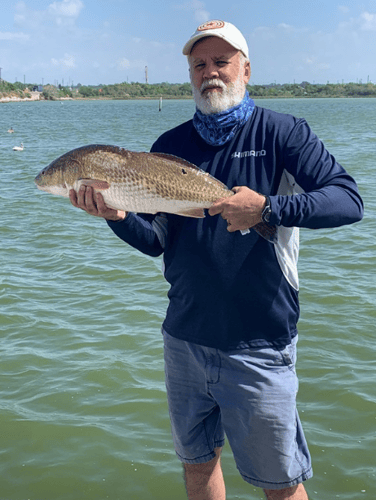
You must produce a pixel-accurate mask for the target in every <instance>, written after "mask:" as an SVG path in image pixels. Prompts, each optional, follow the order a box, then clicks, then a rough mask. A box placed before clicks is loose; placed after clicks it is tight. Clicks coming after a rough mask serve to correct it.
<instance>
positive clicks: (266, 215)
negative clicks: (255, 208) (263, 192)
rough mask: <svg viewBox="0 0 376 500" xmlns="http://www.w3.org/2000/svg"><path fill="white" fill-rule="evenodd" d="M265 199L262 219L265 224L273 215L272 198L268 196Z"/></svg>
mask: <svg viewBox="0 0 376 500" xmlns="http://www.w3.org/2000/svg"><path fill="white" fill-rule="evenodd" d="M265 198H266V203H265V207H264V209H263V211H262V214H261V219H262V221H263V222H269V220H270V216H271V214H272V208H271V206H270V198H269V197H268V196H265Z"/></svg>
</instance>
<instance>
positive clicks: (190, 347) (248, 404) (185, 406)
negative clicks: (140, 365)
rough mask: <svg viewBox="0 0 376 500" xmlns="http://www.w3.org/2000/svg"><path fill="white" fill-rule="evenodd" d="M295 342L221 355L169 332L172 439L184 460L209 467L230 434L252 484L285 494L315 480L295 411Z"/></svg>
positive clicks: (239, 464) (239, 465)
mask: <svg viewBox="0 0 376 500" xmlns="http://www.w3.org/2000/svg"><path fill="white" fill-rule="evenodd" d="M296 341H297V339H294V341H293V343H292V344H290V345H288V346H287V347H286V348H284V349H275V348H264V347H263V348H252V349H241V350H237V351H229V352H223V351H220V350H218V349H213V348H210V347H203V346H199V345H197V344H192V343H189V342H184V341H182V340H178V339H175V338H174V337H171V336H170V335H168V334H167V333H164V345H165V350H164V352H165V371H166V387H167V396H168V404H169V412H170V418H171V425H172V435H173V440H174V445H175V450H176V453H177V455H178V457H179V458H180V460H181V461H182V462H184V463H191V464H199V463H204V462H208V461H209V460H211V459H212V458H214V457H215V453H214V449H215V448H218V447H222V446H223V445H224V440H225V435H226V436H227V439H228V441H229V444H230V446H231V449H232V452H233V454H234V458H235V461H236V465H237V468H238V470H239V472H240V474H241V476H242V477H243V479H244V480H245V481H247V482H248V483H251V484H253V485H255V486H258V487H260V488H264V489H281V488H287V487H290V486H295V485H297V484H299V483H301V482H302V481H305V480H306V479H309V478H310V477H311V476H312V469H311V458H310V455H309V451H308V448H307V443H306V440H305V437H304V434H303V430H302V427H301V424H300V420H299V416H298V413H297V410H296V394H297V391H298V380H297V376H296V373H295V360H296Z"/></svg>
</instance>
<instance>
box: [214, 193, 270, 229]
mask: <svg viewBox="0 0 376 500" xmlns="http://www.w3.org/2000/svg"><path fill="white" fill-rule="evenodd" d="M233 191H234V193H235V195H234V196H229V197H228V198H221V199H220V200H217V201H215V202H214V203H213V205H212V206H211V207H210V208H209V215H217V214H221V216H222V218H223V219H225V220H227V223H228V226H227V231H229V232H230V233H232V232H235V231H244V230H245V229H249V228H251V227H253V226H255V225H256V224H258V223H259V222H262V219H261V214H262V211H263V209H264V207H265V203H266V198H265V196H263V195H262V194H259V193H256V191H252V189H249V188H248V187H246V186H240V187H234V188H233Z"/></svg>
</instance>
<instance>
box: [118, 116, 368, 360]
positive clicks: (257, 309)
mask: <svg viewBox="0 0 376 500" xmlns="http://www.w3.org/2000/svg"><path fill="white" fill-rule="evenodd" d="M152 151H153V152H163V153H169V154H173V155H176V156H179V157H181V158H184V159H186V160H188V161H190V162H191V163H193V164H195V165H197V166H198V167H200V168H201V169H203V170H205V171H207V172H209V173H210V174H211V175H213V176H214V177H216V178H217V179H219V180H220V181H222V182H223V183H224V184H226V185H227V186H228V187H229V188H230V189H231V188H233V187H234V186H248V187H249V188H251V189H253V190H255V191H257V192H259V193H262V194H264V195H267V196H269V197H270V201H271V208H272V215H271V218H270V223H271V224H274V225H277V227H278V230H277V241H276V242H274V243H271V242H268V241H266V240H265V239H264V238H262V237H261V236H259V235H258V234H257V233H256V232H255V231H250V233H249V234H247V235H242V234H241V233H240V232H239V231H237V232H235V233H229V232H228V231H227V223H226V221H224V220H223V219H222V218H221V217H220V216H213V217H210V216H209V215H207V216H206V217H205V218H204V219H193V218H186V217H181V216H177V215H172V214H157V215H142V214H129V215H128V217H127V218H126V219H125V220H124V221H122V222H116V223H114V222H109V225H110V227H111V228H112V230H113V231H114V232H115V234H116V235H117V236H119V237H120V238H121V239H123V240H124V241H125V242H127V243H129V244H130V245H132V246H134V247H135V248H137V249H139V250H140V251H141V252H144V253H146V254H148V255H153V256H158V255H161V254H162V253H163V259H164V274H165V278H166V280H167V281H168V282H169V283H170V290H169V293H168V296H169V307H168V310H167V315H166V319H165V321H164V324H163V328H164V329H165V330H166V332H167V333H169V334H170V335H172V336H174V337H176V338H179V339H182V340H187V341H190V342H193V343H197V344H200V345H205V346H209V347H216V348H219V349H222V350H232V349H240V348H246V347H250V346H269V345H273V346H277V347H283V346H285V345H286V344H288V343H290V342H291V339H292V338H293V337H294V336H295V335H296V334H297V322H298V319H299V300H298V290H299V281H298V274H297V259H298V252H299V227H306V228H327V227H337V226H341V225H344V224H350V223H353V222H356V221H359V220H360V219H361V218H362V215H363V203H362V200H361V198H360V195H359V193H358V189H357V186H356V183H355V181H354V180H353V179H352V177H351V176H350V175H348V173H347V172H346V171H345V170H344V169H343V167H342V166H341V165H340V164H339V163H338V162H337V161H336V160H335V158H334V157H333V156H332V155H330V153H329V152H328V151H327V150H326V149H325V147H324V145H323V143H322V142H321V141H320V140H319V139H318V137H317V136H316V135H315V134H314V133H313V132H312V131H311V129H310V128H309V126H308V124H307V123H306V121H305V120H303V119H298V118H295V117H293V116H291V115H286V114H280V113H275V112H273V111H270V110H267V109H264V108H260V107H257V106H256V108H255V110H254V112H253V113H252V115H251V118H250V119H249V121H248V122H247V123H246V124H245V125H244V126H243V127H242V129H240V130H239V131H238V132H237V133H236V134H235V136H234V138H233V139H232V140H231V141H229V142H228V143H226V144H225V145H223V146H210V145H208V144H207V143H206V142H204V141H203V140H202V139H201V137H200V136H199V135H198V134H197V132H196V130H195V128H194V127H193V125H192V121H188V122H186V123H183V124H182V125H180V126H178V127H176V128H175V129H173V130H170V131H168V132H166V133H165V134H163V135H162V136H161V137H160V138H159V139H158V140H157V141H156V142H155V144H154V145H153V147H152Z"/></svg>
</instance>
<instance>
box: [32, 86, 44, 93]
mask: <svg viewBox="0 0 376 500" xmlns="http://www.w3.org/2000/svg"><path fill="white" fill-rule="evenodd" d="M33 92H43V85H34V87H33Z"/></svg>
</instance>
